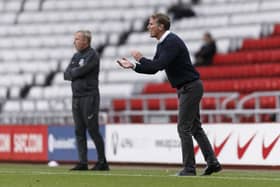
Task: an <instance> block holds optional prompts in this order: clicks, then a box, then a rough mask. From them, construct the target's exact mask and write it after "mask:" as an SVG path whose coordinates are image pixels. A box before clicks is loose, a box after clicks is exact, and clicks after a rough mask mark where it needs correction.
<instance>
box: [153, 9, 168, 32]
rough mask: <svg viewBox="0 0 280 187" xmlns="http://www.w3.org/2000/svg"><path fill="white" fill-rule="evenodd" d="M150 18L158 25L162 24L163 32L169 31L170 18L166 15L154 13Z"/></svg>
mask: <svg viewBox="0 0 280 187" xmlns="http://www.w3.org/2000/svg"><path fill="white" fill-rule="evenodd" d="M151 18H153V19H155V20H156V22H157V24H158V25H160V24H162V25H163V27H164V30H169V28H170V18H169V17H168V15H166V14H162V13H155V14H153V15H152V16H151Z"/></svg>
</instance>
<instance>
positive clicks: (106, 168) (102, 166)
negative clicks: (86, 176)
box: [91, 162, 110, 171]
mask: <svg viewBox="0 0 280 187" xmlns="http://www.w3.org/2000/svg"><path fill="white" fill-rule="evenodd" d="M91 170H94V171H109V170H110V168H109V165H108V164H107V163H106V162H105V163H100V162H96V164H95V166H94V167H93V168H91Z"/></svg>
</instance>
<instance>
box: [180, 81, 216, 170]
mask: <svg viewBox="0 0 280 187" xmlns="http://www.w3.org/2000/svg"><path fill="white" fill-rule="evenodd" d="M177 93H178V97H179V116H178V126H177V127H178V133H179V136H180V139H181V144H182V156H183V166H184V167H185V168H186V169H187V170H188V171H190V172H192V171H195V155H194V147H193V140H192V136H194V138H195V140H196V141H197V143H198V145H199V147H200V149H201V151H202V153H203V156H204V159H205V161H206V162H207V164H211V163H215V162H217V158H216V156H215V154H214V151H213V149H212V147H211V144H210V142H209V140H208V138H207V136H206V134H205V132H204V130H203V129H202V127H201V122H200V113H199V103H200V100H201V98H202V95H203V86H202V82H201V80H196V81H193V82H191V83H189V84H186V85H184V86H182V87H181V88H180V89H178V90H177Z"/></svg>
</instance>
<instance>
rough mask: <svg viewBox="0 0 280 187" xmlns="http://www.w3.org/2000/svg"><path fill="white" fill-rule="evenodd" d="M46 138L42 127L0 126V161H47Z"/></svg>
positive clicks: (45, 127)
mask: <svg viewBox="0 0 280 187" xmlns="http://www.w3.org/2000/svg"><path fill="white" fill-rule="evenodd" d="M47 138H48V128H47V126H44V125H0V160H9V161H35V162H36V161H47V159H48V145H47Z"/></svg>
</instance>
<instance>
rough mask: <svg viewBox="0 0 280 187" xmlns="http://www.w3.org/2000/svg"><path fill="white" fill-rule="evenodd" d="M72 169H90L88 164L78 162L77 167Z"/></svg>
mask: <svg viewBox="0 0 280 187" xmlns="http://www.w3.org/2000/svg"><path fill="white" fill-rule="evenodd" d="M70 170H71V171H86V170H88V165H87V164H80V163H79V164H77V165H76V166H75V167H73V168H71V169H70Z"/></svg>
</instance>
